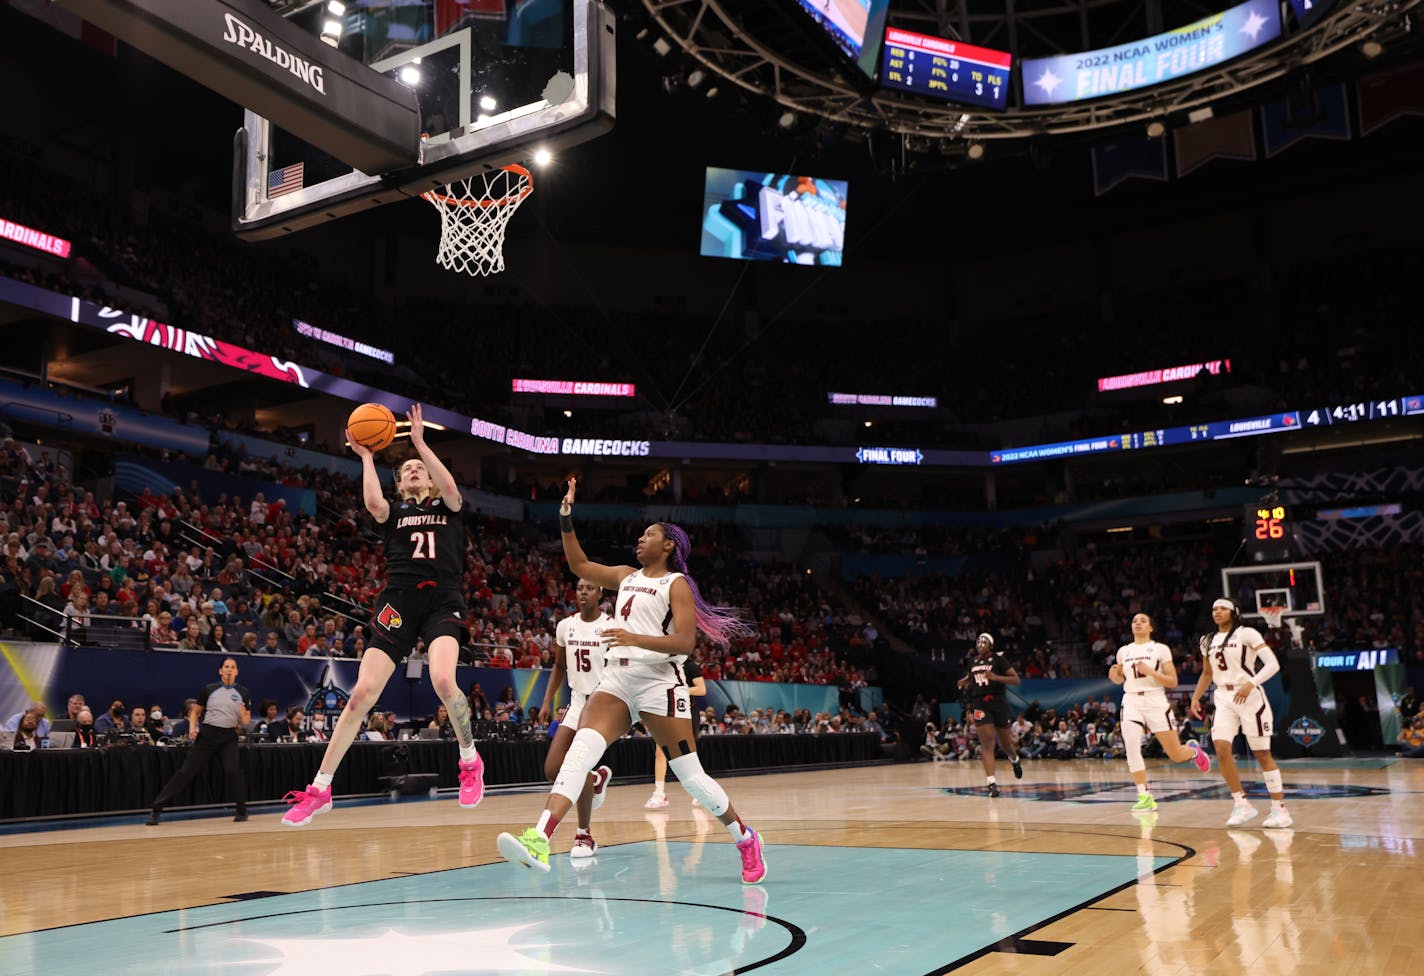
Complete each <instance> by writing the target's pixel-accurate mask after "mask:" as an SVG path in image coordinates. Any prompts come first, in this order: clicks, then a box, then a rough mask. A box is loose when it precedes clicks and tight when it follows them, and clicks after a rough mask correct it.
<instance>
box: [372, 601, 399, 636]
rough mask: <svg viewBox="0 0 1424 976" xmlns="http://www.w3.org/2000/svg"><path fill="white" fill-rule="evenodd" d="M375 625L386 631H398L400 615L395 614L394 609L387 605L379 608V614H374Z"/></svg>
mask: <svg viewBox="0 0 1424 976" xmlns="http://www.w3.org/2000/svg"><path fill="white" fill-rule="evenodd" d="M376 623H378V624H380V625H381V626H382V627H384V628H386V630H400V625H401V615H400V614H399V613H396V608H395V607H393V606H391V605H390V604H389V603H387V604H386V605H385V606H384V607H382V608H381V612H380V613H378V614H376Z"/></svg>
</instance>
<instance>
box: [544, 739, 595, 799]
mask: <svg viewBox="0 0 1424 976" xmlns="http://www.w3.org/2000/svg"><path fill="white" fill-rule="evenodd" d="M607 751H608V740H607V739H605V738H604V737H603V736H601V735H599V734H598V733H597V732H595V731H594V730H593V729H579V730H578V731H577V732H575V733H574V741H573V742H571V743H569V751H568V752H567V753H565V754H564V764H563V765H562V766H560V767H559V775H558V776H557V777H555V778H554V789H553V792H555V793H557V794H559V795H560V796H565V797H568V798H569V801H570V802H572V803H577V802H578V798H579V794H580V793H582V792H583V788H584V787H585V786H587V785H588V774H589V773H591V772H593V767H595V766H597V765H598V760H600V759H601V758H603V754H604V753H605V752H607Z"/></svg>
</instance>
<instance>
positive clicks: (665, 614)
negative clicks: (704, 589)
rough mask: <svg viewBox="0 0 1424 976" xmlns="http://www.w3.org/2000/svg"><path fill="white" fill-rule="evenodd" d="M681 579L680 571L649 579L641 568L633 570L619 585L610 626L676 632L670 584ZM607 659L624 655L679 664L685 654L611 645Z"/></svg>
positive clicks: (662, 633) (640, 631)
mask: <svg viewBox="0 0 1424 976" xmlns="http://www.w3.org/2000/svg"><path fill="white" fill-rule="evenodd" d="M680 579H682V574H681V573H667V574H665V575H663V576H658V577H656V578H650V577H647V576H644V575H643V571H642V570H641V569H638V570H634V571H633V572H631V573H629V574H628V576H627V577H625V578H624V580H623V582H622V583H621V584H619V586H618V602H617V604H616V605H615V606H614V608H613V626H614V627H621V628H622V629H623V630H626V631H628V632H629V633H633V634H649V635H651V636H653V637H662V636H666V635H668V634H675V633H677V628H676V627H674V626H673V622H672V584H673V582H674V581H675V580H680ZM608 656H609V657H610V658H613V657H618V658H627V659H628V660H629V661H642V662H644V663H646V664H667V663H672V664H681V663H682V662H683V661H686V660H687V655H686V654H663V653H661V652H659V651H649V650H644V649H643V648H641V647H611V648H609V649H608Z"/></svg>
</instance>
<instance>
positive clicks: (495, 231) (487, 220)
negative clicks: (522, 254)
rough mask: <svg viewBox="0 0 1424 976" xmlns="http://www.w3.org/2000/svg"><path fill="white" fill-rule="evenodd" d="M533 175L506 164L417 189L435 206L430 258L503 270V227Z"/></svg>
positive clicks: (483, 271)
mask: <svg viewBox="0 0 1424 976" xmlns="http://www.w3.org/2000/svg"><path fill="white" fill-rule="evenodd" d="M532 192H534V178H533V177H532V176H530V175H529V171H528V170H527V169H525V168H524V167H523V166H519V165H514V164H511V165H509V166H501V167H500V168H499V169H491V170H486V171H485V172H483V173H479V174H477V175H475V176H471V177H470V178H469V179H465V180H460V181H458V182H456V183H450V184H447V185H446V186H445V188H444V192H443V193H442V192H440V191H437V190H427V191H425V192H424V193H422V194H421V197H423V198H424V199H426V200H429V201H430V203H431V204H432V205H433V206H434V207H435V209H436V210H438V211H440V248H439V250H437V251H436V252H435V262H436V263H437V264H439V265H440V266H441V267H443V268H445V269H446V270H448V271H459V272H463V273H465V274H468V275H475V276H477V277H482V276H484V275H492V274H499V273H500V272H501V271H503V270H504V228H505V225H506V224H508V223H509V218H510V217H513V216H514V211H516V210H518V209H519V205H520V204H521V203H523V202H524V198H525V197H527V196H528V195H529V194H530V193H532Z"/></svg>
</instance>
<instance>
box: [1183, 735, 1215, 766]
mask: <svg viewBox="0 0 1424 976" xmlns="http://www.w3.org/2000/svg"><path fill="white" fill-rule="evenodd" d="M1187 745H1188V746H1189V747H1190V748H1191V750H1192V751H1193V752H1194V753H1196V755H1194V756H1192V762H1193V763H1195V764H1196V767H1197V769H1199V770H1200V771H1201V772H1203V773H1205V772H1207V771H1208V770H1210V769H1211V757H1210V756H1208V755H1207V754H1206V750H1205V749H1203V748H1202V747H1201V743H1200V742H1198V741H1197V740H1196V739H1193V740H1192V741H1191V742H1188V743H1187Z"/></svg>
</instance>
